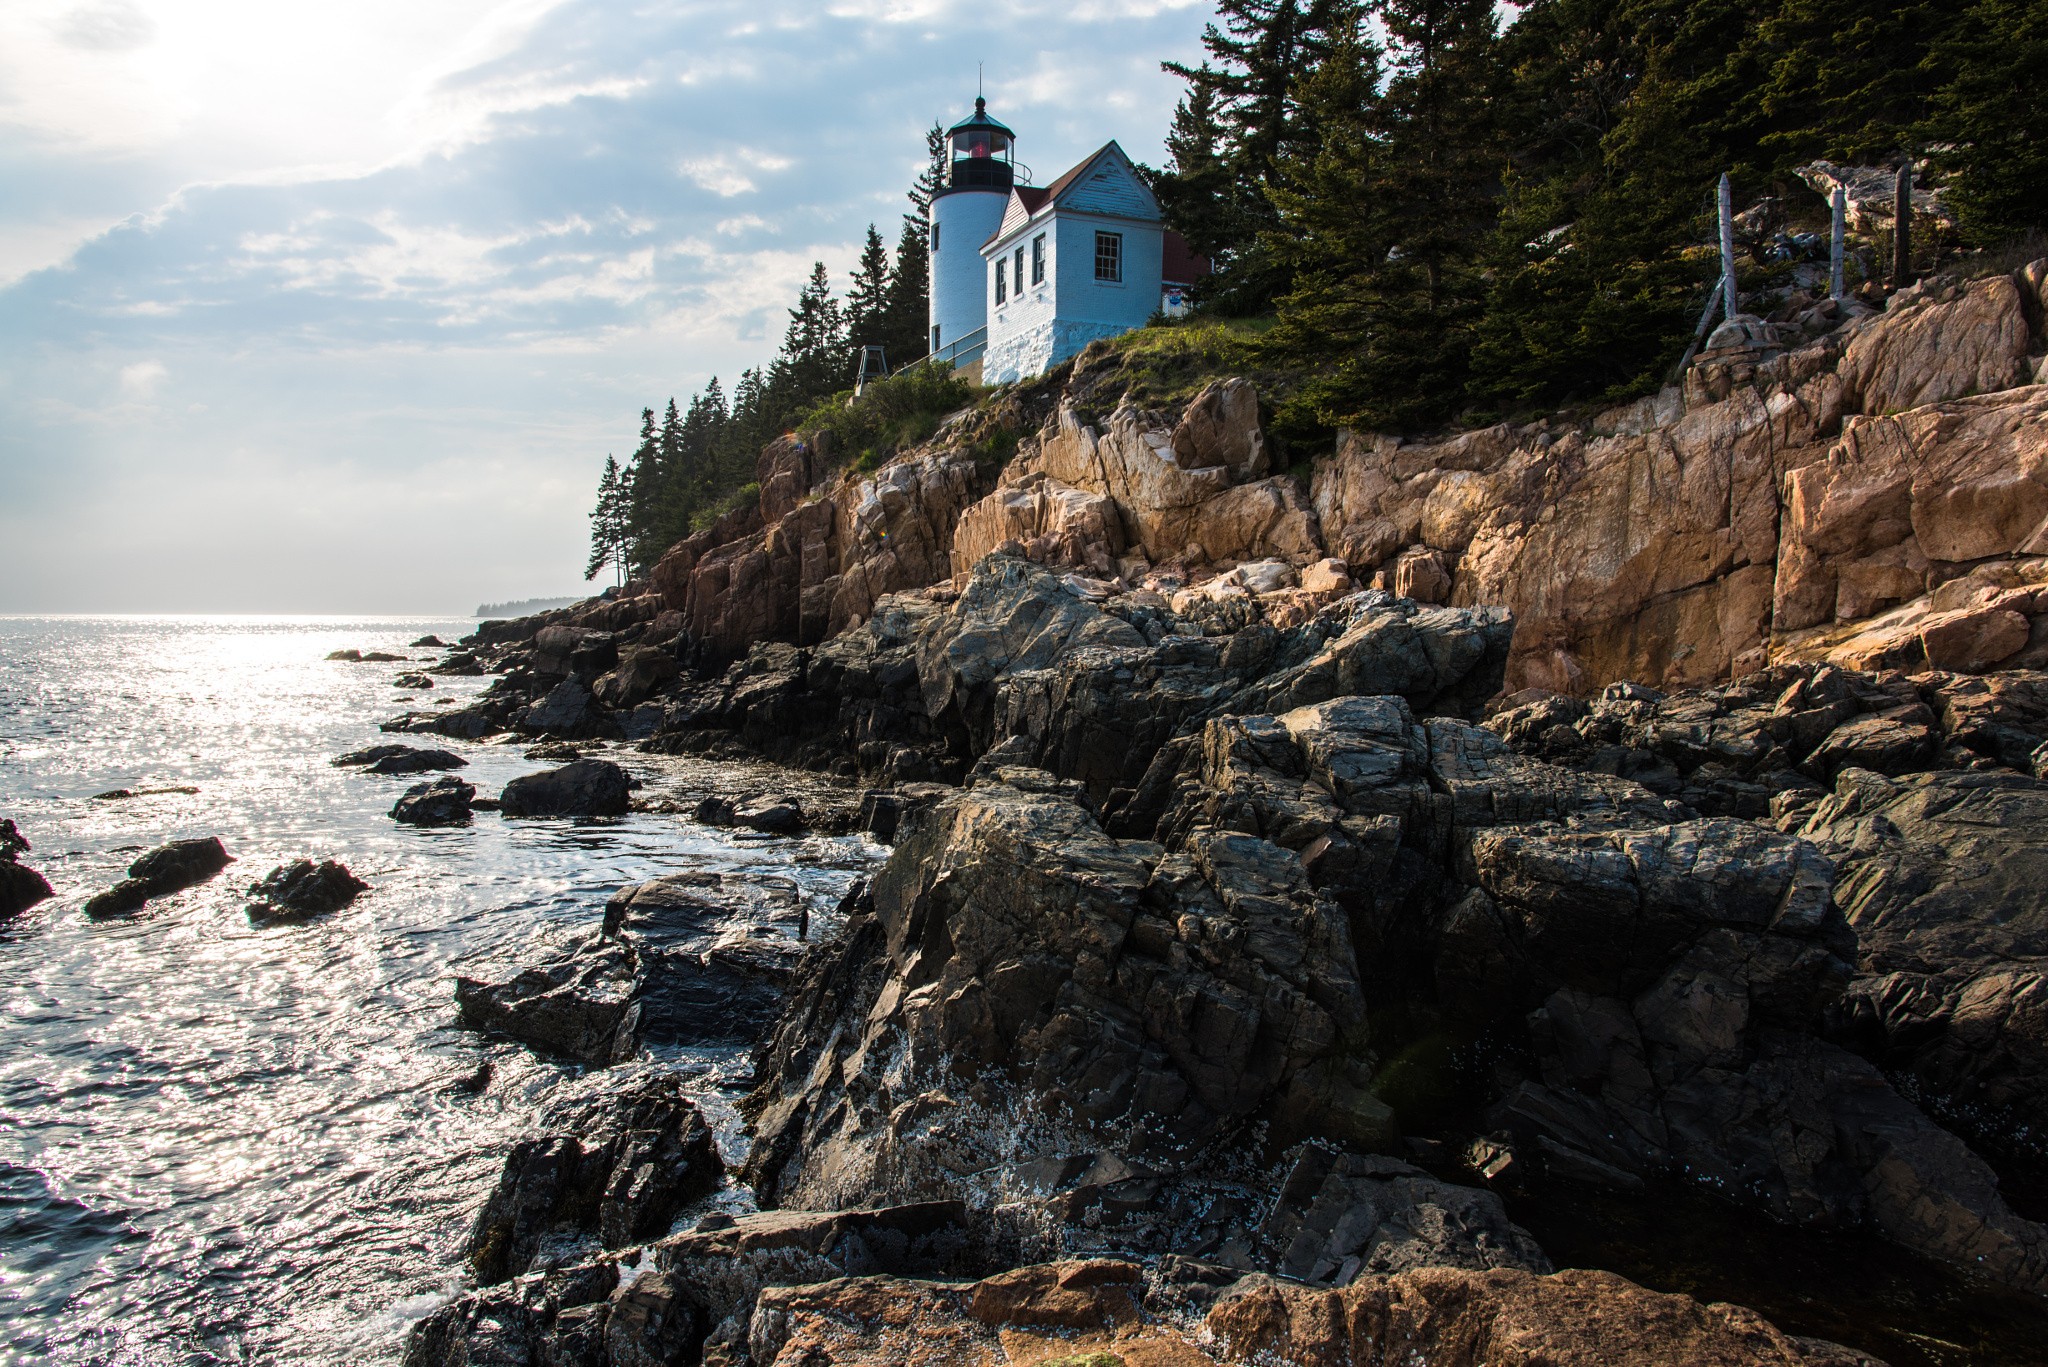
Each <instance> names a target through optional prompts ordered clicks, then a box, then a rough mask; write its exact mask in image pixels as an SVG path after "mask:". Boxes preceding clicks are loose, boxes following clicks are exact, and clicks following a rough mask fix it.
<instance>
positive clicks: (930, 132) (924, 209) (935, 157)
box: [903, 119, 953, 253]
mask: <svg viewBox="0 0 2048 1367" xmlns="http://www.w3.org/2000/svg"><path fill="white" fill-rule="evenodd" d="M952 170H953V162H952V156H951V154H950V152H949V151H948V150H947V148H946V130H945V129H944V128H943V127H942V126H940V124H939V122H938V120H936V119H934V120H933V121H932V126H931V127H930V128H927V129H926V130H925V134H924V169H923V170H922V171H919V172H918V173H917V179H916V180H914V181H912V182H911V185H910V207H911V212H909V213H907V214H905V215H904V216H903V223H904V226H905V227H907V228H909V229H910V230H911V231H913V232H915V233H916V234H917V244H918V246H919V247H920V248H921V249H922V250H923V251H925V252H926V253H929V252H930V251H931V249H932V197H933V196H934V195H936V194H938V192H939V191H940V190H941V189H943V188H945V184H946V177H947V176H948V175H950V174H951V173H952Z"/></svg>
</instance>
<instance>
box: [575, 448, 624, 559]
mask: <svg viewBox="0 0 2048 1367" xmlns="http://www.w3.org/2000/svg"><path fill="white" fill-rule="evenodd" d="M627 512H628V509H627V506H626V480H625V473H624V472H623V471H622V470H620V468H619V462H618V459H617V458H616V457H614V456H611V455H607V456H606V457H605V458H604V474H603V475H602V476H600V477H599V478H598V481H597V506H596V507H595V508H593V509H592V510H591V513H590V563H589V564H588V565H586V566H584V569H583V577H584V578H585V579H595V578H597V576H598V574H599V572H600V571H602V570H603V569H604V567H605V566H607V565H610V566H612V567H613V568H614V571H615V573H616V575H617V578H618V582H621V583H623V582H624V579H625V573H626V545H627V538H628V534H629V528H628V526H627Z"/></svg>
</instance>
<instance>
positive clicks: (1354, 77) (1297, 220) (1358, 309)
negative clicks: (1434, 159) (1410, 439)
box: [1265, 26, 1392, 434]
mask: <svg viewBox="0 0 2048 1367" xmlns="http://www.w3.org/2000/svg"><path fill="white" fill-rule="evenodd" d="M1380 57H1381V53H1380V49H1379V47H1378V45H1377V44H1375V43H1374V42H1372V41H1371V40H1370V38H1369V37H1368V36H1367V35H1366V34H1365V33H1364V31H1363V30H1362V28H1361V27H1359V26H1352V27H1350V28H1348V29H1347V30H1345V31H1343V32H1342V33H1341V34H1340V36H1339V37H1338V38H1337V40H1336V41H1335V42H1333V43H1332V45H1331V49H1330V52H1329V54H1328V56H1327V57H1326V58H1325V59H1324V61H1323V62H1322V64H1321V65H1320V66H1319V67H1318V68H1317V69H1316V70H1315V71H1314V72H1313V73H1311V74H1310V75H1308V76H1307V77H1305V78H1304V79H1303V80H1302V81H1301V82H1299V84H1298V85H1297V88H1296V98H1297V99H1298V100H1299V101H1300V103H1301V105H1302V107H1303V109H1304V110H1305V111H1307V112H1308V114H1309V115H1310V116H1311V117H1313V118H1315V119H1316V120H1317V121H1318V123H1319V125H1320V126H1321V127H1322V129H1323V137H1322V140H1321V141H1320V142H1319V143H1318V144H1317V145H1315V146H1313V147H1301V148H1294V149H1290V150H1289V151H1288V152H1287V153H1286V154H1284V155H1283V156H1282V157H1281V158H1280V161H1279V163H1278V165H1277V166H1276V167H1275V174H1274V183H1273V186H1272V188H1271V190H1270V191H1269V192H1268V193H1269V195H1270V197H1271V199H1272V202H1273V208H1274V213H1275V216H1276V218H1277V220H1278V221H1277V223H1276V224H1275V227H1274V228H1273V230H1272V231H1271V232H1270V233H1269V234H1268V236H1267V247H1268V249H1269V250H1270V251H1271V252H1272V253H1273V254H1274V256H1275V258H1276V259H1277V260H1278V261H1280V262H1281V263H1282V264H1283V265H1284V266H1285V267H1286V268H1287V270H1288V271H1289V273H1290V275H1291V277H1292V280H1293V287H1292V289H1291V290H1290V292H1289V293H1288V294H1287V295H1285V296H1284V297H1282V298H1281V300H1280V301H1279V308H1278V315H1279V316H1278V319H1277V320H1276V322H1275V323H1274V326H1273V329H1272V331H1271V332H1270V333H1268V334H1267V337H1266V343H1265V345H1266V347H1267V348H1268V349H1269V350H1270V351H1271V352H1272V353H1273V354H1274V355H1275V356H1276V358H1277V359H1279V360H1280V361H1281V362H1282V363H1283V364H1286V365H1289V366H1292V367H1299V368H1300V369H1301V370H1302V371H1303V372H1304V375H1305V378H1304V380H1303V382H1302V384H1301V387H1300V388H1299V389H1298V390H1297V391H1296V392H1295V393H1294V394H1293V395H1292V396H1291V397H1290V398H1289V399H1288V400H1287V402H1286V403H1285V404H1284V405H1283V407H1282V409H1281V412H1280V414H1279V418H1280V422H1281V426H1282V429H1283V431H1288V430H1291V431H1293V432H1295V433H1297V434H1306V433H1309V432H1313V431H1314V430H1316V429H1319V428H1331V427H1337V426H1341V425H1343V424H1346V423H1351V422H1356V421H1358V420H1359V415H1360V413H1361V412H1362V411H1363V409H1364V407H1365V404H1366V402H1367V399H1368V386H1369V383H1370V379H1369V371H1370V364H1369V358H1370V357H1371V356H1372V355H1373V354H1374V351H1375V349H1376V348H1377V346H1378V345H1379V343H1380V335H1381V331H1382V328H1383V319H1382V313H1381V309H1380V301H1379V299H1378V297H1377V294H1376V291H1375V289H1374V288H1373V284H1374V278H1373V266H1374V264H1375V263H1378V262H1380V261H1382V260H1383V259H1384V258H1385V256H1386V254H1387V250H1388V248H1389V246H1390V245H1391V238H1390V234H1391V231H1392V228H1391V225H1390V224H1389V223H1388V222H1387V220H1386V216H1385V215H1383V214H1382V213H1381V212H1380V211H1379V203H1378V185H1379V181H1380V178H1381V176H1382V174H1383V172H1384V156H1385V129H1384V128H1383V127H1382V125H1381V113H1380V109H1379V103H1378V102H1379V88H1380V80H1381V70H1380Z"/></svg>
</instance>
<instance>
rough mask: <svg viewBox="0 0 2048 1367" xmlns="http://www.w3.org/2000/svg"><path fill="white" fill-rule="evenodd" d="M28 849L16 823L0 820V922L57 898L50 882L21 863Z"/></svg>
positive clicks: (24, 837)
mask: <svg viewBox="0 0 2048 1367" xmlns="http://www.w3.org/2000/svg"><path fill="white" fill-rule="evenodd" d="M29 848H30V846H29V843H28V837H27V836H25V835H23V834H22V833H21V832H20V831H19V830H18V829H17V828H16V827H15V824H14V822H13V821H11V820H9V819H7V818H5V817H0V920H6V919H7V918H8V917H11V916H19V915H20V914H21V913H22V912H24V911H27V910H28V909H29V908H30V907H32V906H34V905H35V904H36V903H38V902H40V901H43V900H44V899H46V898H48V897H51V896H53V895H54V894H53V893H52V892H51V891H50V884H49V880H47V879H45V878H44V877H43V876H42V875H41V874H40V873H37V872H36V871H35V870H34V869H32V868H30V867H29V866H28V865H26V864H24V863H22V862H21V856H22V855H24V854H27V853H28V852H29Z"/></svg>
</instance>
